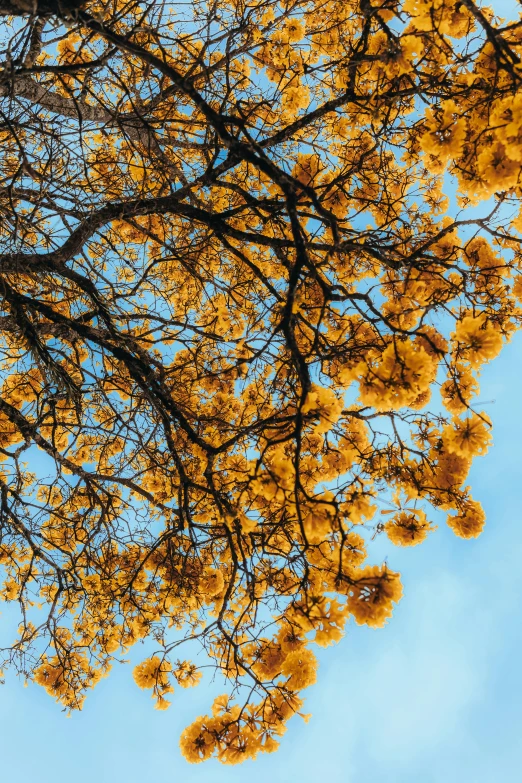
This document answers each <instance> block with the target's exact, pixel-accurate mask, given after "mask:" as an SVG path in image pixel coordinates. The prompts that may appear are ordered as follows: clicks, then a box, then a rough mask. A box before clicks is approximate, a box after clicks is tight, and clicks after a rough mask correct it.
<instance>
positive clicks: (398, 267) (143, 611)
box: [0, 0, 522, 763]
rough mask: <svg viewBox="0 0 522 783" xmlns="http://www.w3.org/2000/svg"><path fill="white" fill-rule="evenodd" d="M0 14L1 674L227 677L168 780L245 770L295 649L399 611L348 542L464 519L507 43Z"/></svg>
mask: <svg viewBox="0 0 522 783" xmlns="http://www.w3.org/2000/svg"><path fill="white" fill-rule="evenodd" d="M0 15H1V16H2V24H1V27H2V43H1V49H2V66H1V71H0V139H1V149H0V211H1V225H0V243H1V248H0V251H1V252H0V301H1V311H2V312H1V316H0V317H1V327H2V330H1V337H0V352H1V357H0V361H1V365H0V366H1V374H0V460H1V465H0V541H1V543H0V563H1V566H2V575H1V579H2V582H1V588H0V593H1V597H2V599H3V600H4V601H7V602H11V604H12V606H13V610H15V609H16V610H17V611H19V616H20V620H19V622H20V624H19V628H18V636H17V639H16V641H14V642H13V643H12V644H10V646H9V647H7V648H4V650H3V652H2V659H3V665H4V668H6V667H8V666H10V667H12V668H13V669H14V671H16V672H18V673H20V674H21V675H22V676H23V677H25V678H26V679H27V680H34V681H36V682H37V683H38V684H40V685H42V686H43V687H44V688H45V689H46V690H47V691H48V692H49V694H51V695H52V696H54V697H55V698H56V699H57V701H59V702H60V703H61V704H62V705H63V707H64V708H66V709H68V710H71V709H78V708H80V707H81V706H82V703H83V701H84V698H85V695H86V693H87V691H88V689H89V688H91V687H93V686H94V685H95V684H96V683H97V682H98V681H99V679H100V678H101V677H104V676H105V675H107V674H108V672H109V670H110V669H111V666H112V665H113V663H114V662H115V661H119V660H121V659H122V657H124V656H125V652H126V650H128V649H129V648H130V647H131V646H132V645H134V644H136V643H137V642H138V641H140V640H147V639H148V640H149V647H150V649H151V650H153V652H152V654H151V655H149V657H147V658H146V659H145V660H143V662H142V663H140V664H139V665H138V666H136V668H135V669H134V679H135V681H136V683H137V685H138V686H140V687H142V688H146V689H150V691H151V694H152V696H153V697H154V700H155V706H156V707H157V708H158V709H165V708H166V707H168V706H169V704H170V699H169V694H171V693H172V691H173V690H174V686H175V685H176V684H178V685H180V686H182V687H190V686H194V685H197V683H198V681H199V680H200V678H201V675H202V673H203V671H204V670H205V669H206V668H207V669H209V670H210V671H212V670H213V669H216V670H217V671H218V673H221V675H223V677H224V680H225V681H226V682H227V684H228V687H227V689H226V690H227V694H226V695H224V696H222V697H219V698H218V699H217V700H216V701H215V702H214V704H213V705H212V708H211V709H210V706H209V714H208V715H206V716H203V717H199V718H197V719H196V720H195V722H194V723H192V725H190V726H189V727H188V728H187V729H186V730H185V731H184V733H183V735H182V738H181V749H182V752H183V754H184V756H185V757H186V758H187V759H188V760H189V761H195V762H197V761H201V760H204V759H207V758H209V757H210V756H212V755H217V756H218V758H219V759H220V760H221V761H223V762H226V763H235V762H238V761H242V760H243V759H246V758H253V757H255V756H256V755H257V754H258V753H259V752H270V751H273V750H275V749H276V748H277V746H278V738H279V737H280V736H281V735H282V734H283V733H284V730H285V724H286V722H287V720H288V719H289V718H291V717H292V716H293V715H295V714H296V713H299V714H302V712H301V710H302V706H303V699H302V691H303V690H304V689H305V688H306V687H307V686H309V685H311V684H313V683H314V682H315V680H316V658H315V655H314V653H313V647H314V645H319V646H326V645H329V644H331V643H335V642H337V641H339V639H340V638H341V636H342V634H343V629H344V627H345V624H346V622H347V621H349V620H350V621H354V622H355V623H356V624H366V625H369V626H372V627H381V626H382V625H383V624H384V623H385V622H386V621H387V619H388V618H389V617H390V615H391V613H392V608H393V605H394V603H395V602H397V601H398V600H399V599H400V597H401V592H402V588H401V582H400V577H399V574H398V573H396V572H394V571H393V570H392V567H393V554H391V555H390V565H388V564H386V563H385V564H373V563H371V562H368V560H367V555H366V548H367V546H368V544H369V542H370V539H371V538H372V537H374V536H376V535H383V536H387V537H388V539H389V540H390V542H391V543H392V544H394V545H397V546H411V545H414V544H417V543H420V542H422V541H423V540H424V539H425V538H426V537H427V536H428V535H429V534H430V533H431V531H432V529H433V527H434V525H433V518H434V509H439V510H442V511H443V512H444V513H445V514H447V523H448V525H449V526H450V528H452V530H453V531H454V532H455V534H456V535H458V536H461V537H463V538H471V537H475V536H477V535H478V534H479V533H480V532H481V530H482V528H483V525H484V522H485V515H484V512H483V510H482V508H481V506H480V504H479V502H477V501H476V500H474V499H473V498H472V496H471V494H470V488H469V487H468V486H466V485H465V481H466V476H467V474H468V471H469V468H470V465H471V462H472V459H473V457H474V456H477V455H480V454H484V453H485V452H486V451H487V448H488V444H489V443H490V440H491V436H490V429H491V422H490V420H489V418H488V416H487V415H486V414H485V413H484V412H483V411H481V410H480V405H477V403H476V402H475V400H476V397H477V395H478V390H479V385H478V376H479V374H480V369H481V367H482V365H483V364H484V363H485V362H488V361H489V360H491V359H493V358H494V357H495V356H497V355H498V353H499V352H500V350H501V348H502V345H503V343H504V342H506V341H507V340H509V339H510V337H511V336H512V334H513V333H514V332H515V330H516V329H517V328H518V327H519V326H520V323H521V319H522V309H521V307H520V303H521V300H522V277H521V275H520V269H521V266H522V254H521V250H520V243H521V241H522V233H521V232H522V217H521V216H520V214H519V212H518V210H519V200H520V196H521V194H522V180H521V167H522V87H521V79H522V64H521V56H522V23H521V22H505V21H504V20H502V19H499V18H497V17H496V16H495V15H494V12H493V10H491V9H490V8H488V7H485V6H481V5H479V4H477V3H474V2H473V1H472V0H403V1H398V0H288V2H286V1H285V2H282V1H281V2H279V1H276V0H208V1H207V0H196V2H191V3H168V2H158V1H157V0H151V1H150V2H149V1H147V0H145V1H144V2H141V3H140V4H138V3H136V2H134V0H130V1H129V2H125V0H107V2H101V0H88V1H87V2H77V0H75V1H74V2H68V0H1V1H0ZM370 559H371V558H370ZM185 642H188V648H187V649H189V650H190V651H191V653H190V657H184V656H187V653H186V652H185V649H186V646H185V647H184V643H185ZM377 643H378V641H377ZM195 645H199V646H200V648H201V653H198V652H197V651H198V649H199V648H198V647H197V646H196V647H195ZM194 651H196V652H194ZM192 653H194V654H192ZM174 698H175V697H174ZM303 717H306V716H304V715H303Z"/></svg>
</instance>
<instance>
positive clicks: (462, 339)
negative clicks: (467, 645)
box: [455, 314, 502, 367]
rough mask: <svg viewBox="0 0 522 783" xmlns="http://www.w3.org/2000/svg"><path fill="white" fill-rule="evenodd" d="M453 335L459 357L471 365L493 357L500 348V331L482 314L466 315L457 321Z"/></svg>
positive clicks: (476, 364)
mask: <svg viewBox="0 0 522 783" xmlns="http://www.w3.org/2000/svg"><path fill="white" fill-rule="evenodd" d="M455 337H456V339H457V342H458V349H457V351H458V355H459V358H460V359H463V360H465V361H467V362H469V364H470V366H471V367H479V366H480V365H481V364H483V363H484V362H487V361H489V360H490V359H494V358H495V356H497V355H498V354H499V353H500V351H501V349H502V336H501V334H500V332H499V331H498V329H497V328H496V327H495V326H494V325H493V324H492V323H491V322H490V321H488V320H487V319H486V316H485V315H484V314H482V315H479V316H477V317H474V316H473V315H466V316H464V317H463V318H461V319H460V320H459V321H457V325H456V328H455Z"/></svg>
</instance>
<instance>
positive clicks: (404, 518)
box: [384, 509, 432, 546]
mask: <svg viewBox="0 0 522 783" xmlns="http://www.w3.org/2000/svg"><path fill="white" fill-rule="evenodd" d="M384 530H385V532H386V535H387V536H388V538H389V539H390V541H391V542H392V544H395V545H396V546H415V545H416V544H420V543H421V541H424V539H425V538H426V537H427V535H428V533H429V532H430V530H432V527H431V525H430V523H429V522H428V520H427V519H426V514H425V513H424V512H423V511H421V510H420V509H409V510H408V511H400V512H399V513H398V514H396V515H395V516H394V517H392V519H390V520H389V521H388V522H387V523H386V524H385V525H384Z"/></svg>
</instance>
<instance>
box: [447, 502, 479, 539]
mask: <svg viewBox="0 0 522 783" xmlns="http://www.w3.org/2000/svg"><path fill="white" fill-rule="evenodd" d="M447 523H448V526H449V527H450V528H451V529H452V530H453V532H454V533H455V535H457V536H460V538H477V536H479V535H480V534H481V533H482V530H483V528H484V525H485V523H486V515H485V514H484V510H483V508H482V506H481V505H480V503H477V501H476V500H468V501H467V503H466V505H465V506H464V508H463V509H462V510H461V511H460V513H459V514H457V516H453V515H452V514H449V515H448V518H447Z"/></svg>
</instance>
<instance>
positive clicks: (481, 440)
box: [442, 413, 491, 458]
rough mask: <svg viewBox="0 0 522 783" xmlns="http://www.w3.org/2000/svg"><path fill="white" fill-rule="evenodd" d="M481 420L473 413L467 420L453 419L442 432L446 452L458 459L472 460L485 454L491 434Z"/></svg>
mask: <svg viewBox="0 0 522 783" xmlns="http://www.w3.org/2000/svg"><path fill="white" fill-rule="evenodd" d="M481 415H482V418H481V417H480V416H478V415H477V414H476V413H474V414H473V415H472V416H470V417H469V418H467V419H464V420H462V419H458V418H456V419H453V423H452V424H447V425H446V426H445V427H444V428H443V430H442V440H443V442H444V445H445V446H446V448H447V449H448V451H452V452H454V453H455V454H458V456H459V457H466V458H472V457H475V456H477V455H478V454H485V453H486V452H487V450H488V447H489V445H490V443H491V434H490V432H489V429H488V426H487V425H486V423H485V422H484V420H483V418H484V414H481Z"/></svg>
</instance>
